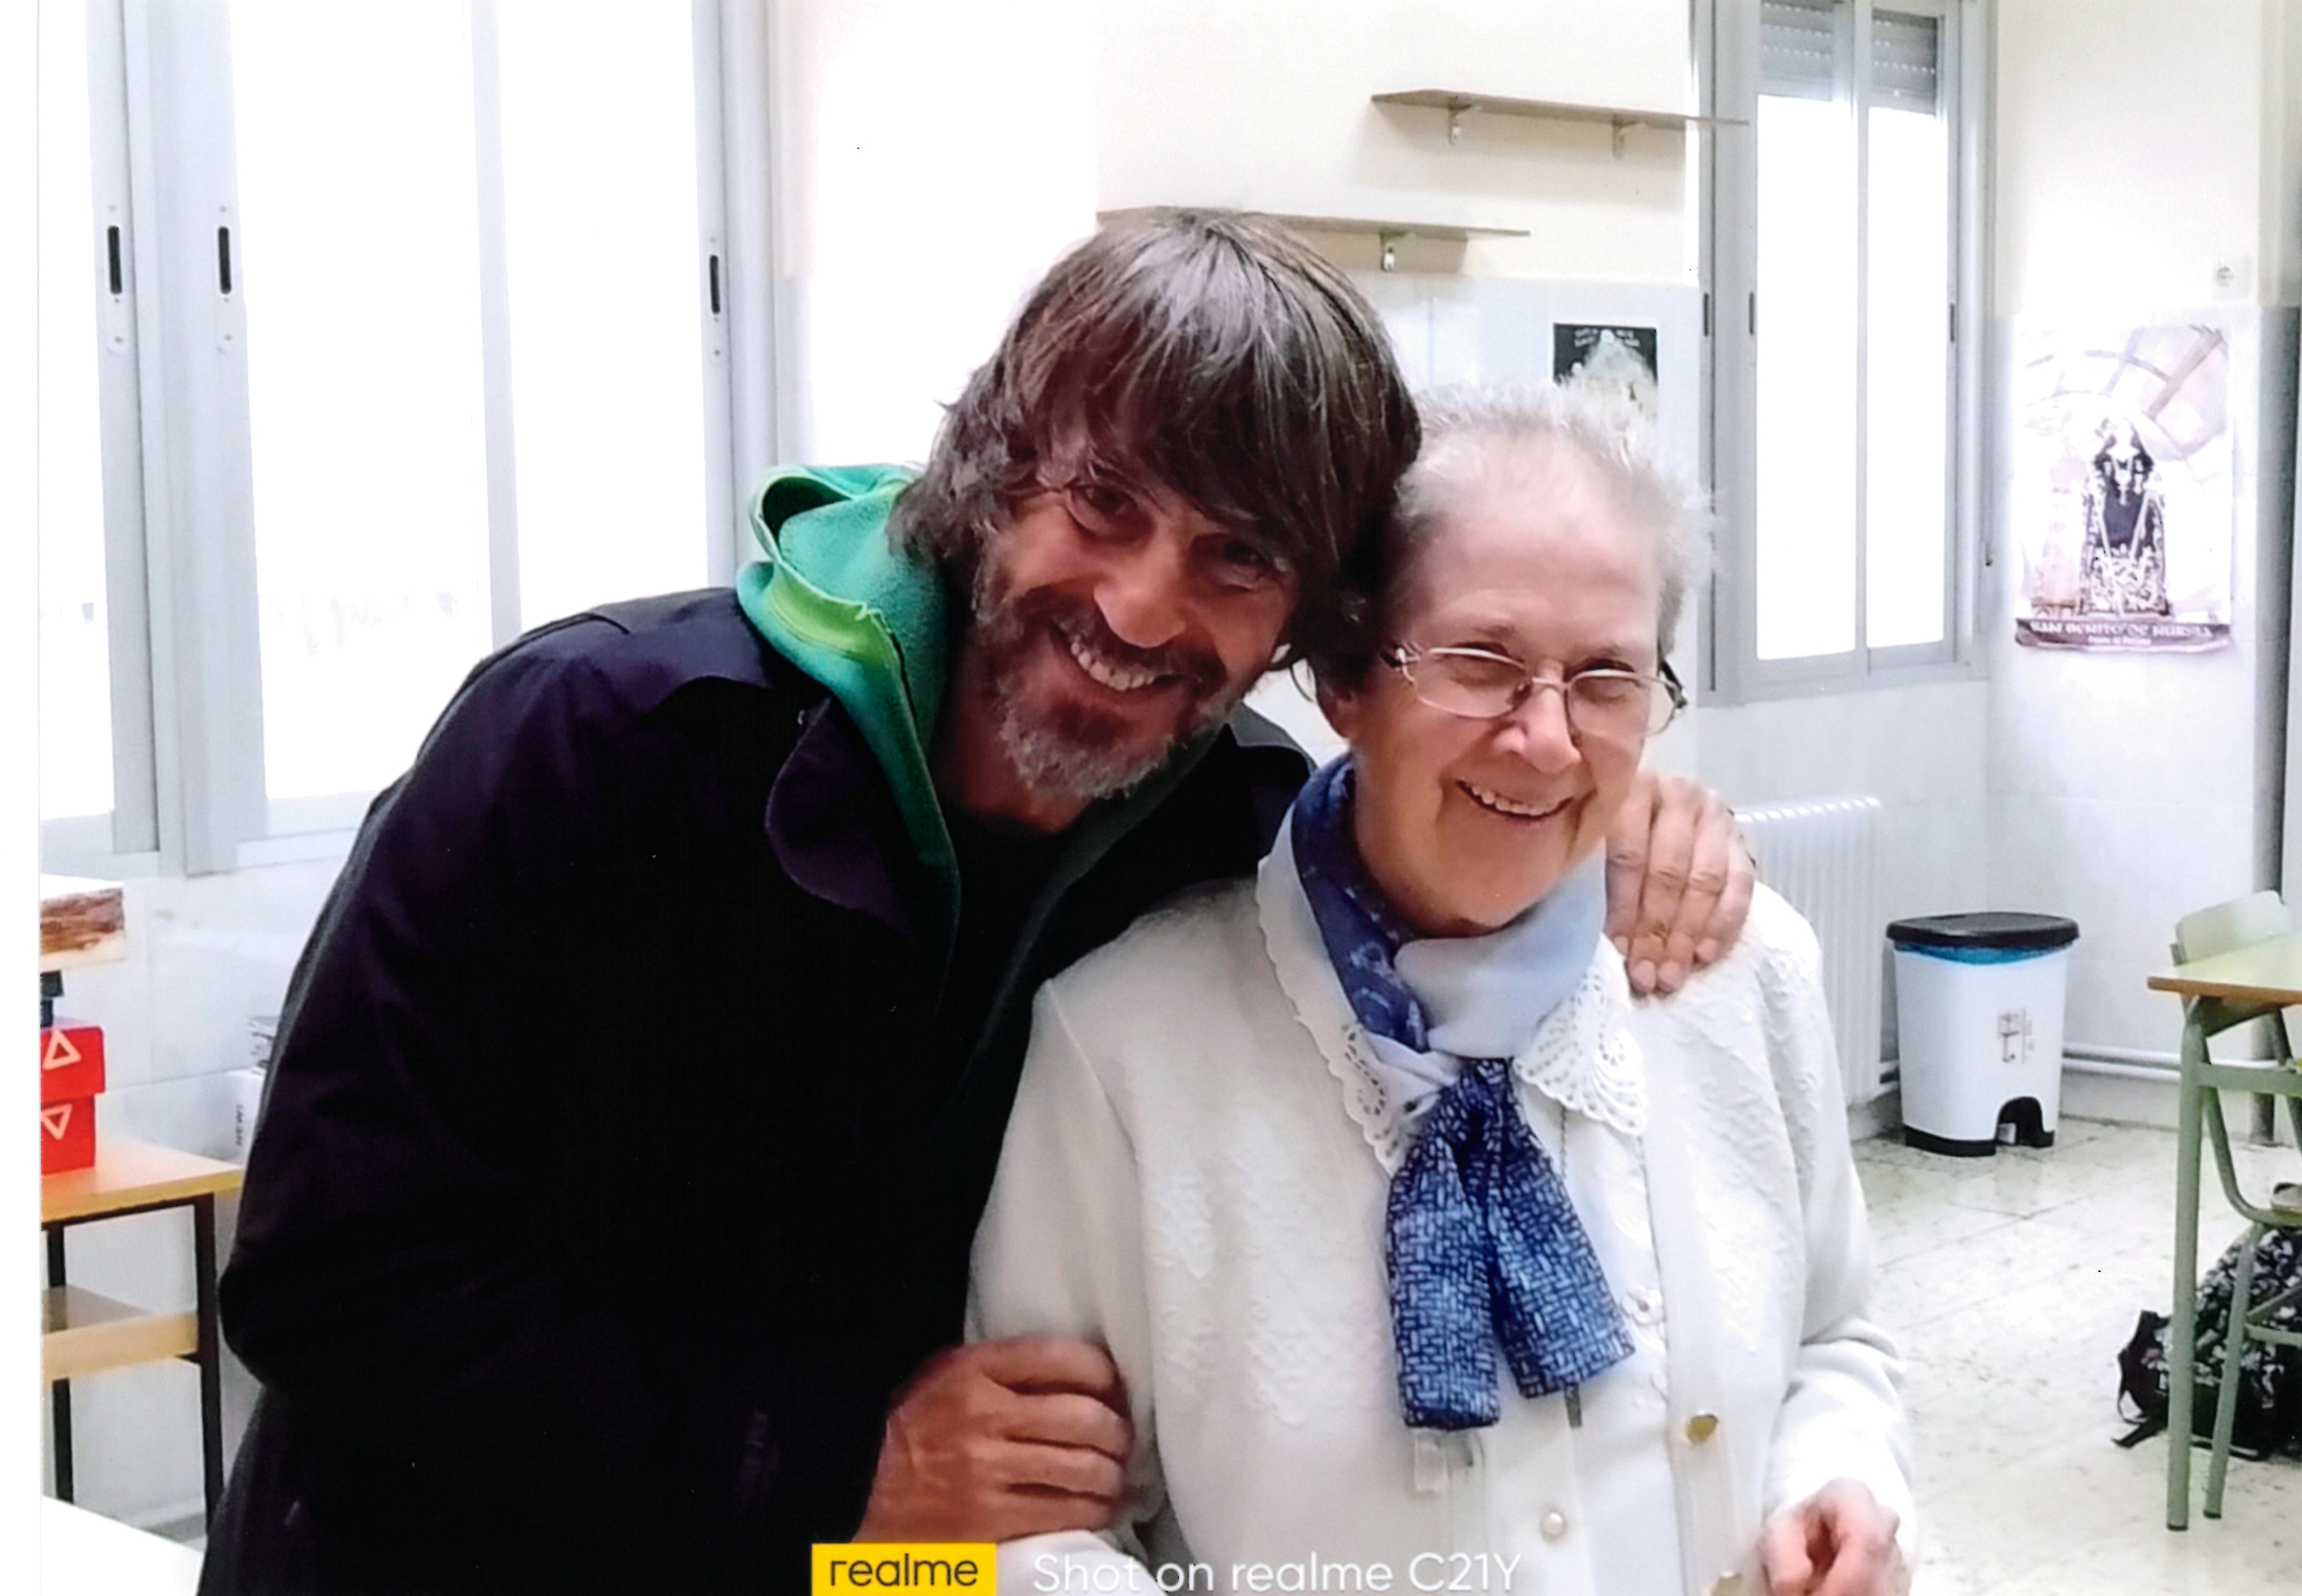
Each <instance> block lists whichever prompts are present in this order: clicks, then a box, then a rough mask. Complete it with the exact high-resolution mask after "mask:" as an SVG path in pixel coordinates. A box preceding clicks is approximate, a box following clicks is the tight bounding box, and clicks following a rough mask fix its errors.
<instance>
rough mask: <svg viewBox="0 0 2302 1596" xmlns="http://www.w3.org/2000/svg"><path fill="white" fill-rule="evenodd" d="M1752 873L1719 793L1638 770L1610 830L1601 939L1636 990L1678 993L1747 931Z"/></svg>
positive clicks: (1737, 830)
mask: <svg viewBox="0 0 2302 1596" xmlns="http://www.w3.org/2000/svg"><path fill="white" fill-rule="evenodd" d="M1756 878H1757V873H1756V871H1755V870H1754V869H1752V863H1751V853H1750V850H1749V849H1748V848H1746V847H1744V846H1743V833H1742V830H1741V828H1740V827H1737V826H1736V825H1735V816H1734V812H1733V811H1731V810H1729V809H1728V808H1727V802H1726V800H1725V799H1723V798H1721V797H1719V796H1718V794H1716V793H1714V792H1712V791H1711V790H1710V788H1708V787H1706V786H1704V785H1701V783H1700V782H1696V781H1692V780H1689V779H1688V778H1687V777H1684V776H1660V775H1657V774H1656V773H1655V772H1653V771H1651V770H1646V769H1642V770H1641V771H1640V772H1639V776H1638V781H1637V783H1636V785H1634V786H1633V787H1632V789H1631V794H1630V796H1629V797H1628V798H1627V799H1626V800H1625V801H1624V803H1623V808H1622V811H1621V813H1620V815H1619V816H1618V817H1617V819H1616V821H1615V825H1614V828H1613V830H1612V831H1611V832H1609V834H1608V837H1607V936H1608V938H1609V940H1610V941H1611V942H1613V943H1614V945H1615V946H1616V948H1617V950H1618V951H1620V953H1622V955H1623V961H1624V963H1625V966H1626V969H1627V970H1628V973H1629V976H1630V981H1631V990H1633V991H1634V992H1638V993H1642V994H1644V993H1670V992H1676V991H1677V990H1678V988H1679V987H1682V986H1684V984H1685V981H1686V978H1687V977H1688V976H1690V975H1692V974H1693V973H1694V971H1695V970H1698V969H1700V968H1701V966H1703V965H1705V964H1710V963H1715V962H1718V960H1719V959H1720V958H1722V957H1724V956H1725V955H1726V953H1727V951H1728V950H1729V949H1731V948H1732V947H1733V946H1734V945H1735V938H1736V937H1740V936H1741V935H1742V934H1743V920H1745V919H1747V918H1748V917H1749V915H1750V912H1751V888H1752V883H1753V882H1754V881H1755V880H1756Z"/></svg>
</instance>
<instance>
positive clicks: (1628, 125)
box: [1613, 116, 1639, 161]
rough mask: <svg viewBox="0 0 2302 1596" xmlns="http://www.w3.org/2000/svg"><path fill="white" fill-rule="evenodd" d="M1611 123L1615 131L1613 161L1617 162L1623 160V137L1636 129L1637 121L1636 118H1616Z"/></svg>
mask: <svg viewBox="0 0 2302 1596" xmlns="http://www.w3.org/2000/svg"><path fill="white" fill-rule="evenodd" d="M1613 122H1614V129H1615V159H1617V161H1619V160H1621V159H1622V158H1623V135H1624V134H1625V133H1626V132H1628V131H1629V130H1631V129H1633V128H1635V127H1637V126H1638V125H1639V121H1638V118H1636V117H1634V116H1617V117H1616V118H1614V119H1613Z"/></svg>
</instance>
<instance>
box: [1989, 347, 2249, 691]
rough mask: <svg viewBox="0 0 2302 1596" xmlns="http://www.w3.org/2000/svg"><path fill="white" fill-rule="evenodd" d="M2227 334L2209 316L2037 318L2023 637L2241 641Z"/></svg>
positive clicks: (2025, 381) (2040, 643) (2026, 432)
mask: <svg viewBox="0 0 2302 1596" xmlns="http://www.w3.org/2000/svg"><path fill="white" fill-rule="evenodd" d="M2229 375H2230V341H2229V338H2228V335H2227V334H2226V333H2224V332H2222V331H2221V330H2220V329H2218V328H2214V327H2208V326H2196V325H2189V326H2167V327H2138V328H2131V329H2128V330H2125V331H2121V332H2115V333H2113V334H2111V335H2109V336H2088V335H2086V334H2080V333H2071V332H2063V331H2052V332H2049V331H2046V330H2043V329H2042V330H2034V331H2032V332H2029V333H2026V334H2024V335H2023V336H2022V339H2021V343H2020V345H2019V346H2018V349H2017V351H2016V358H2015V367H2014V396H2013V397H2014V404H2013V433H2014V437H2013V445H2014V447H2013V451H2012V453H2013V458H2012V462H2011V465H2012V472H2013V491H2012V506H2011V508H2012V530H2013V533H2014V536H2015V539H2016V541H2017V542H2018V544H2019V546H2020V551H2021V588H2020V590H2019V591H2018V592H2017V594H2016V602H2015V612H2014V638H2015V641H2016V642H2017V643H2022V644H2025V645H2027V646H2029V647H2031V648H2051V649H2088V650H2110V649H2117V650H2130V651H2185V652H2197V651H2201V650H2205V649H2218V648H2224V647H2227V646H2228V645H2229V643H2230V617H2231V433H2230V426H2229V418H2228V416H2227V413H2226V410H2225V407H2224V399H2225V395H2226V392H2227V390H2228V385H2229Z"/></svg>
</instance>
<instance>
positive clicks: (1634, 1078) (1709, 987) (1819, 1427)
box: [975, 390, 1911, 1596]
mask: <svg viewBox="0 0 2302 1596" xmlns="http://www.w3.org/2000/svg"><path fill="white" fill-rule="evenodd" d="M1424 424H1425V429H1426V430H1425V437H1426V442H1425V446H1424V453H1423V455H1422V457H1421V458H1419V459H1418V460H1417V462H1416V465H1415V466H1414V468H1413V469H1412V471H1411V472H1410V473H1409V475H1408V476H1407V480H1406V482H1405V483H1403V484H1402V487H1401V491H1400V500H1399V509H1398V512H1397V514H1396V516H1395V517H1394V525H1393V526H1392V529H1391V534H1390V538H1389V540H1388V542H1387V549H1386V554H1385V559H1386V562H1387V566H1386V570H1385V571H1384V572H1382V573H1381V574H1379V575H1378V577H1377V579H1376V580H1375V581H1374V583H1372V584H1370V586H1371V591H1372V592H1373V594H1374V602H1373V603H1372V604H1371V605H1370V606H1369V613H1368V615H1367V617H1365V618H1366V625H1365V626H1364V627H1362V628H1360V630H1361V632H1362V633H1363V635H1362V636H1360V637H1359V639H1358V640H1357V643H1356V644H1355V645H1349V646H1344V647H1341V648H1340V649H1338V650H1336V651H1331V652H1329V653H1328V654H1327V655H1326V656H1325V657H1323V658H1320V659H1315V660H1314V661H1313V664H1314V668H1315V671H1316V673H1317V676H1318V679H1319V687H1320V696H1321V701H1322V703H1323V706H1324V707H1325V709H1326V711H1327V714H1328V717H1329V718H1330V719H1331V720H1332V722H1333V723H1334V725H1335V727H1336V728H1337V729H1338V730H1339V731H1340V732H1341V733H1342V735H1344V737H1345V738H1346V739H1347V740H1348V743H1349V744H1350V752H1349V753H1348V755H1347V756H1346V757H1345V758H1344V759H1342V760H1338V761H1337V762H1336V763H1335V764H1333V765H1331V766H1330V767H1328V768H1327V769H1325V770H1323V771H1322V772H1321V773H1320V774H1319V775H1318V776H1316V777H1314V778H1313V780H1312V782H1311V784H1310V785H1309V786H1308V787H1306V789H1305V791H1304V794H1303V795H1302V796H1301V797H1300V798H1298V800H1297V802H1296V805H1295V808H1294V810H1293V811H1292V813H1291V814H1290V817H1289V819H1288V821H1287V824H1286V825H1285V826H1284V827H1282V828H1281V835H1280V840H1279V842H1278V844H1277V845H1276V846H1275V847H1274V848H1273V852H1272V854H1271V856H1270V857H1269V859H1267V860H1266V861H1264V866H1263V868H1262V870H1261V873H1260V876H1259V878H1257V879H1256V880H1255V881H1252V882H1238V883H1234V884H1231V885H1228V886H1218V887H1214V888H1210V889H1205V890H1202V891H1200V892H1198V893H1197V894H1195V895H1188V896H1186V897H1184V898H1182V899H1180V900H1178V901H1176V902H1174V903H1172V904H1170V905H1168V906H1167V907H1165V908H1164V909H1163V910H1161V911H1155V912H1154V913H1153V914H1152V915H1150V916H1148V917H1147V918H1146V919H1145V920H1143V921H1141V922H1140V923H1138V925H1137V926H1136V927H1135V928H1133V929H1132V930H1131V931H1130V932H1129V933H1128V934H1127V936H1126V937H1123V938H1122V939H1121V940H1120V941H1119V942H1117V943H1114V944H1113V945H1111V946H1109V947H1106V948H1105V949H1104V950H1103V951H1102V952H1100V953H1096V954H1095V955H1093V956H1091V957H1089V958H1088V959H1086V960H1084V961H1082V962H1080V964H1079V965H1077V966H1076V967H1074V968H1073V969H1072V970H1070V971H1069V972H1067V973H1066V974H1064V975H1063V977H1061V978H1060V979H1056V980H1054V981H1053V982H1051V983H1049V985H1048V986H1047V987H1046V990H1045V992H1044V993H1043V994H1042V995H1041V996H1040V998H1039V1002H1038V1011H1037V1013H1036V1018H1035V1028H1036V1029H1035V1032H1034V1036H1033V1039H1032V1044H1031V1051H1030V1054H1029V1062H1028V1063H1027V1064H1026V1066H1025V1069H1024V1073H1023V1079H1022V1085H1021V1095H1020V1096H1019V1098H1018V1101H1017V1104H1016V1107H1015V1113H1014V1116H1013V1118H1012V1121H1010V1124H1009V1127H1008V1131H1007V1141H1006V1147H1005V1152H1004V1156H1003V1159H1002V1162H1001V1165H1000V1171H999V1177H998V1182H997V1185H996V1189H995V1190H994V1192H993V1195H992V1199H991V1205H990V1207H989V1210H988V1211H987V1214H986V1216H985V1218H984V1221H983V1226H982V1229H981V1231H979V1234H978V1238H977V1244H976V1259H975V1270H976V1274H975V1289H976V1310H975V1311H976V1318H977V1322H978V1327H979V1331H980V1333H983V1334H986V1335H992V1336H1006V1335H1015V1334H1020V1333H1026V1332H1029V1331H1058V1332H1062V1333H1065V1334H1070V1335H1078V1336H1084V1337H1088V1338H1090V1339H1095V1340H1101V1341H1103V1342H1104V1343H1105V1344H1106V1345H1108V1346H1109V1348H1111V1352H1112V1355H1113V1358H1114V1360H1115V1361H1116V1362H1117V1364H1118V1365H1119V1367H1120V1369H1121V1371H1122V1374H1123V1375H1124V1378H1125V1381H1126V1386H1127V1395H1128V1400H1129V1403H1130V1407H1131V1408H1132V1413H1133V1418H1134V1423H1135V1435H1136V1438H1137V1440H1136V1449H1135V1453H1134V1456H1133V1457H1132V1458H1131V1459H1130V1465H1129V1474H1130V1485H1131V1486H1132V1487H1133V1489H1132V1491H1130V1496H1129V1499H1128V1501H1127V1505H1126V1507H1125V1508H1124V1510H1123V1511H1122V1522H1121V1523H1120V1524H1119V1525H1117V1526H1116V1527H1115V1528H1114V1530H1113V1532H1112V1533H1110V1534H1109V1535H1107V1536H1105V1537H1100V1538H1098V1537H1096V1536H1090V1535H1085V1534H1077V1535H1064V1536H1046V1537H1039V1538H1037V1539H1034V1540H1030V1541H1017V1542H1013V1543H1011V1544H1010V1545H1009V1546H1008V1547H1006V1548H1004V1549H1003V1550H1002V1555H1001V1563H1002V1568H1001V1573H1002V1583H1003V1584H1004V1585H1005V1587H1006V1588H1007V1589H1009V1590H1011V1591H1015V1592H1025V1591H1031V1592H1042V1591H1045V1592H1053V1591H1059V1590H1063V1589H1070V1590H1094V1591H1110V1590H1124V1589H1138V1590H1147V1589H1149V1588H1150V1584H1151V1582H1153V1581H1154V1580H1156V1581H1157V1582H1158V1583H1163V1584H1164V1585H1166V1586H1167V1587H1168V1588H1171V1589H1172V1588H1189V1589H1193V1590H1207V1589H1212V1590H1214V1591H1228V1590H1232V1589H1245V1590H1254V1591H1264V1590H1296V1589H1301V1590H1310V1591H1321V1590H1336V1589H1350V1590H1358V1589H1365V1590H1382V1589H1386V1588H1388V1589H1390V1590H1396V1591H1402V1592H1404V1591H1431V1590H1439V1589H1446V1590H1454V1591H1464V1590H1476V1591H1484V1592H1499V1591H1503V1590H1508V1591H1511V1592H1544V1593H1549V1592H1595V1593H1601V1596H1648V1593H1653V1596H1693V1593H1695V1592H1737V1591H1739V1592H1746V1593H1747V1596H1756V1593H1757V1592H1761V1591H1767V1590H1769V1589H1771V1590H1772V1591H1774V1592H1783V1593H1785V1596H1787V1593H1790V1592H1827V1593H1828V1596H1863V1593H1869V1592H1897V1591H1901V1590H1903V1589H1905V1588H1907V1583H1908V1580H1907V1574H1906V1572H1905V1568H1906V1564H1905V1553H1906V1547H1905V1544H1904V1543H1905V1542H1906V1541H1907V1538H1908V1535H1909V1525H1910V1512H1911V1499H1910V1487H1909V1466H1908V1457H1907V1441H1906V1434H1905V1426H1904V1423H1903V1409H1902V1405H1901V1401H1900V1398H1899V1395H1898V1390H1897V1385H1898V1378H1899V1368H1898V1364H1897V1361H1896V1358H1895V1352H1894V1349H1893V1348H1892V1346H1891V1344H1890V1343H1889V1342H1888V1340H1886V1337H1885V1336H1884V1335H1883V1334H1882V1333H1881V1332H1880V1331H1879V1330H1878V1328H1877V1327H1876V1326H1875V1325H1874V1324H1872V1323H1870V1322H1869V1318H1868V1317H1867V1315H1866V1312H1865V1296H1866V1292H1867V1289H1868V1279H1869V1266H1868V1260H1867V1250H1866V1243H1865V1237H1864V1222H1863V1216H1862V1203H1861V1190H1860V1189H1859V1187H1858V1186H1857V1184H1856V1180H1855V1175H1854V1169H1853V1161H1852V1158H1851V1155H1850V1154H1849V1151H1848V1147H1847V1139H1846V1130H1845V1121H1844V1111H1843V1109H1842V1107H1841V1103H1840V1098H1839V1095H1838V1089H1837V1085H1836V1080H1837V1075H1836V1067H1835V1064H1834V1062H1833V1058H1832V1052H1831V1044H1830V1029H1829V1025H1828V1021H1827V1017H1826V1015H1825V1013H1824V1011H1823V1004H1822V997H1821V992H1820V988H1819V984H1818V979H1817V975H1816V962H1817V961H1816V949H1815V944H1814V938H1813V936H1812V933H1811V931H1810V930H1809V929H1808V928H1807V927H1806V925H1805V924H1804V922H1803V921H1802V920H1799V918H1798V917H1797V915H1796V914H1795V913H1794V912H1793V911H1791V910H1790V909H1789V908H1788V907H1787V906H1786V905H1785V904H1784V903H1782V902H1781V900H1780V899H1778V898H1776V897H1774V896H1773V895H1770V894H1768V893H1765V892H1764V891H1761V892H1760V895H1759V897H1758V901H1757V903H1755V904H1754V905H1753V907H1752V915H1751V919H1750V921H1749V924H1748V927H1747V928H1746V929H1745V930H1744V932H1743V938H1742V942H1741V945H1739V946H1738V947H1737V948H1736V949H1735V951H1734V952H1733V953H1731V954H1730V955H1729V956H1727V958H1726V959H1724V960H1723V961H1721V962H1719V963H1718V965H1717V966H1715V967H1714V968H1712V969H1711V970H1708V971H1706V972H1704V973H1702V974H1700V975H1698V976H1696V977H1695V978H1694V979H1693V980H1692V981H1690V982H1689V983H1688V984H1687V986H1686V987H1685V988H1684V990H1683V991H1682V992H1681V993H1680V994H1679V995H1676V996H1675V997H1673V998H1670V999H1668V1000H1664V1001H1659V1002H1651V1003H1646V1002H1642V1003H1634V1002H1633V1001H1632V999H1631V997H1630V995H1629V993H1628V988H1627V987H1626V981H1625V978H1624V973H1623V966H1622V961H1621V959H1620V957H1619V956H1618V955H1617V953H1616V951H1615V950H1614V948H1613V947H1612V946H1611V945H1609V943H1608V942H1607V940H1606V939H1605V937H1603V935H1602V920H1603V917H1604V912H1605V906H1604V891H1603V884H1602V875H1601V872H1602V863H1601V861H1600V857H1599V855H1600V841H1601V839H1602V838H1603V837H1604V836H1605V835H1606V831H1607V827H1608V825H1609V821H1610V820H1611V819H1613V817H1614V815H1615V812H1616V811H1617V809H1618V808H1619V807H1620V806H1621V804H1622V802H1623V801H1624V798H1625V795H1626V792H1627V791H1628V789H1629V786H1630V783H1631V778H1632V775H1633V773H1634V771H1635V770H1636V769H1637V768H1638V763H1639V757H1640V752H1641V749H1642V745H1643V743H1644V742H1645V740H1646V738H1647V737H1648V736H1650V735H1652V734H1653V733H1654V732H1656V731H1658V730H1659V729H1660V728H1661V727H1663V726H1664V725H1665V724H1667V723H1668V720H1669V719H1670V718H1671V716H1672V714H1673V713H1674V712H1675V711H1676V709H1677V707H1678V706H1679V704H1680V702H1681V695H1680V693H1679V690H1678V687H1677V685H1676V681H1675V680H1674V679H1673V678H1672V677H1671V676H1669V675H1668V668H1667V667H1666V666H1665V664H1664V662H1663V659H1662V656H1661V645H1660V643H1659V640H1662V639H1668V637H1669V636H1670V635H1671V632H1672V628H1673V626H1674V625H1675V623H1676V618H1677V611H1678V607H1679V602H1680V599H1681V596H1682V594H1683V592H1684V588H1685V584H1686V565H1687V559H1688V555H1687V550H1688V547H1689V545H1690V543H1691V542H1692V541H1693V531H1692V529H1693V525H1695V523H1696V521H1697V520H1698V513H1697V511H1696V508H1695V506H1694V504H1693V500H1692V499H1691V497H1690V495H1689V494H1688V493H1687V491H1685V490H1684V487H1683V486H1681V485H1680V484H1679V483H1678V482H1677V479H1676V478H1675V477H1674V476H1673V475H1671V474H1670V473H1669V472H1668V471H1667V470H1665V469H1663V468H1662V467H1660V466H1659V465H1658V464H1657V463H1656V461H1655V460H1654V458H1652V456H1651V453H1650V452H1649V446H1648V444H1647V443H1646V442H1645V441H1644V439H1643V436H1642V433H1639V432H1638V431H1637V430H1636V429H1635V428H1634V424H1632V423H1631V422H1630V421H1629V419H1628V418H1627V417H1620V418H1618V417H1617V416H1616V415H1615V414H1614V413H1612V412H1609V411H1607V410H1605V409H1603V408H1602V407H1600V406H1599V405H1597V404H1596V403H1595V402H1594V401H1592V400H1590V399H1585V398H1583V397H1580V396H1578V395H1576V394H1575V393H1572V392H1562V391H1556V390H1541V391H1517V392H1481V391H1466V392H1457V393H1452V394H1442V395H1440V396H1437V397H1436V398H1434V399H1432V400H1431V401H1429V402H1428V403H1427V404H1426V406H1425V408H1424ZM1379 1570H1380V1571H1381V1572H1378V1571H1379Z"/></svg>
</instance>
